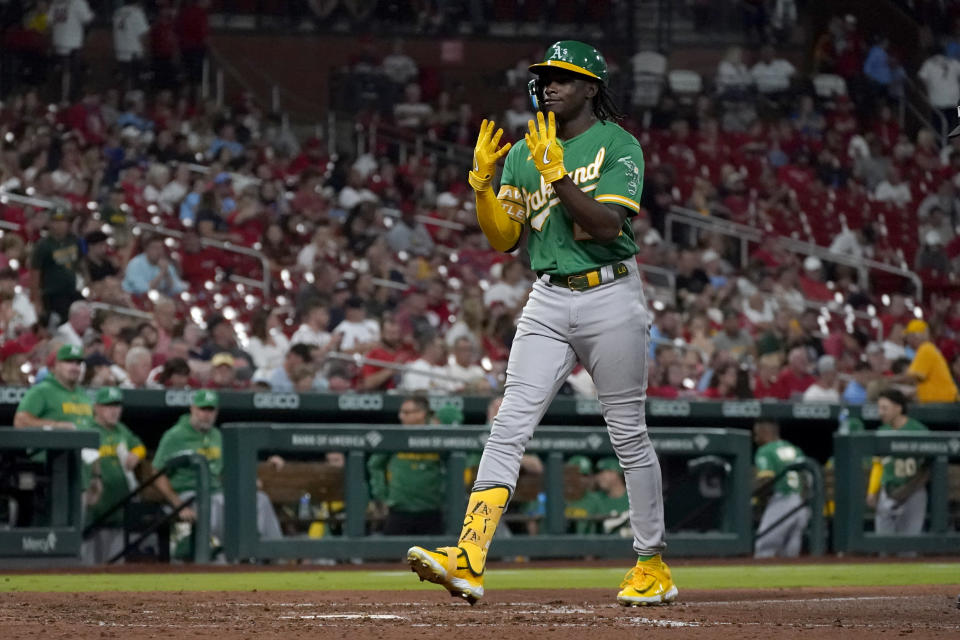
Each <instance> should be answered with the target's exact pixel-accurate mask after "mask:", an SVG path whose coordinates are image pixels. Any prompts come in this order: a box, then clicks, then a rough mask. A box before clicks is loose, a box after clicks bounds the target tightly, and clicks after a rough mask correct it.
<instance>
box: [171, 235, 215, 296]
mask: <svg viewBox="0 0 960 640" xmlns="http://www.w3.org/2000/svg"><path fill="white" fill-rule="evenodd" d="M217 254H218V251H217V250H216V249H212V248H210V247H202V246H200V234H198V233H197V230H196V229H194V228H188V229H186V230H184V232H183V237H182V238H181V239H180V272H181V273H182V274H183V279H184V280H186V281H187V283H189V284H190V288H191V289H194V290H196V289H200V288H202V287H203V284H204V283H205V282H207V281H212V280H213V279H214V278H216V276H217V263H218V256H217Z"/></svg>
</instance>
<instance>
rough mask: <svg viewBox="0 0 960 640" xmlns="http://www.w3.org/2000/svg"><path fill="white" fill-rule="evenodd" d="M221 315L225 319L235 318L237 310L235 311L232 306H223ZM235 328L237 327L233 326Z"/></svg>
mask: <svg viewBox="0 0 960 640" xmlns="http://www.w3.org/2000/svg"><path fill="white" fill-rule="evenodd" d="M223 317H224V318H226V319H227V320H233V319H235V318H236V317H237V312H236V310H235V309H234V308H233V307H224V308H223ZM240 326H242V324H241V325H240ZM236 328H237V327H236V326H234V329H236Z"/></svg>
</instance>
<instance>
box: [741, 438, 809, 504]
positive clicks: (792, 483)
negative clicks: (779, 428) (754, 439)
mask: <svg viewBox="0 0 960 640" xmlns="http://www.w3.org/2000/svg"><path fill="white" fill-rule="evenodd" d="M801 460H803V451H801V450H800V449H798V448H797V447H795V446H793V445H792V444H790V443H789V442H787V441H786V440H775V441H773V442H768V443H767V444H765V445H763V446H762V447H760V448H758V449H757V452H756V453H755V454H753V464H754V465H755V466H756V467H757V476H758V477H761V478H762V477H764V476H767V477H771V478H772V477H774V476H776V475H778V474H779V473H780V472H781V471H783V470H784V469H785V468H787V467H788V466H790V465H791V464H793V463H794V462H800V461H801ZM773 492H774V493H777V494H780V495H784V496H785V495H790V494H791V493H799V492H800V474H799V473H797V472H796V471H790V472H788V473H785V474H784V475H783V476H781V477H780V479H779V480H777V482H776V484H774V485H773Z"/></svg>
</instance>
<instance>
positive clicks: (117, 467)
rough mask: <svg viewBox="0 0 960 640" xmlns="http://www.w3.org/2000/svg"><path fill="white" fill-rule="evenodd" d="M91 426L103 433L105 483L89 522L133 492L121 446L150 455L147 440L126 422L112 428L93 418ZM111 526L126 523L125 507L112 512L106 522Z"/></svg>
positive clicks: (101, 439)
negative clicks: (128, 482) (144, 444)
mask: <svg viewBox="0 0 960 640" xmlns="http://www.w3.org/2000/svg"><path fill="white" fill-rule="evenodd" d="M86 428H87V429H90V430H92V431H96V432H97V433H98V434H100V460H99V462H100V478H101V482H102V483H103V493H102V494H101V496H100V500H99V501H98V502H97V503H96V504H95V505H93V506H92V507H90V509H89V510H88V511H87V520H88V522H93V520H95V519H96V518H98V517H100V514H102V513H105V512H106V511H108V510H109V509H110V507H112V506H113V505H115V504H117V503H118V502H120V500H122V499H123V498H125V497H126V495H127V494H128V493H130V488H129V486H128V485H127V478H126V475H125V474H124V468H123V461H122V460H121V459H120V457H119V456H118V449H119V450H121V451H122V450H123V449H124V448H125V449H126V450H127V451H128V452H130V453H135V454H137V455H138V456H140V458H141V459H143V458H145V457H146V455H147V450H146V448H145V447H144V446H143V441H141V440H140V438H138V437H137V435H136V434H135V433H134V432H133V431H131V430H130V429H129V427H127V425H125V424H123V423H122V422H118V423H117V425H116V426H115V427H114V428H112V429H111V428H108V427H105V426H103V425H102V424H100V423H99V422H97V421H96V420H91V421H90V424H89V425H87V427H86ZM105 524H108V525H111V526H122V525H123V511H122V510H118V511H117V512H116V513H114V514H113V515H111V516H110V517H109V518H108V519H107V520H106V522H105Z"/></svg>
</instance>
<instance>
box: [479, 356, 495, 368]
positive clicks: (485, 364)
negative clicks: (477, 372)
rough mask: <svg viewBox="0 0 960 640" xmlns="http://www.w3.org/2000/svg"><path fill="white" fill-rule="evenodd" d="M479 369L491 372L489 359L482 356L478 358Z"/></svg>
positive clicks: (491, 365)
mask: <svg viewBox="0 0 960 640" xmlns="http://www.w3.org/2000/svg"><path fill="white" fill-rule="evenodd" d="M480 367H481V368H483V370H484V371H491V370H492V369H493V363H492V362H490V358H488V357H487V356H483V357H482V358H480Z"/></svg>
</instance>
